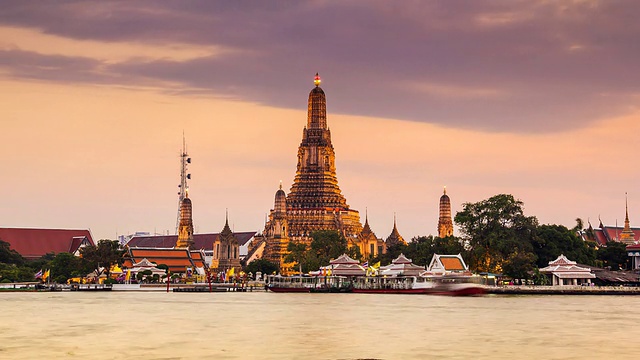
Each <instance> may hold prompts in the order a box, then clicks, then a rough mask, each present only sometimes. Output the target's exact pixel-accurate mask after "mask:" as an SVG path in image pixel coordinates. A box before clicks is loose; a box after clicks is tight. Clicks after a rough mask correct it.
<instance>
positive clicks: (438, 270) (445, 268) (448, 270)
mask: <svg viewBox="0 0 640 360" xmlns="http://www.w3.org/2000/svg"><path fill="white" fill-rule="evenodd" d="M423 275H426V276H444V275H471V272H470V271H469V266H468V265H467V264H465V262H464V260H463V259H462V255H460V254H458V255H439V254H433V257H432V258H431V262H430V263H429V266H428V267H427V271H426V272H425V273H424V274H423Z"/></svg>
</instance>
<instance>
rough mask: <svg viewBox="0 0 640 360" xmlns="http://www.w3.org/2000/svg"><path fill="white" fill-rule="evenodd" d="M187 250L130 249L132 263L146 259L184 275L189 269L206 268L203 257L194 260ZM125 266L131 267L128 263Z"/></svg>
mask: <svg viewBox="0 0 640 360" xmlns="http://www.w3.org/2000/svg"><path fill="white" fill-rule="evenodd" d="M191 254H192V253H191V252H190V251H189V250H187V249H144V248H129V256H130V259H131V260H130V263H133V264H136V263H139V262H141V261H142V260H143V259H146V260H147V261H149V262H153V263H156V264H158V265H159V264H164V265H167V266H168V267H169V271H171V272H172V273H184V272H185V271H186V269H187V268H194V270H195V268H196V267H200V268H202V267H204V266H205V264H204V261H203V259H202V257H201V256H198V257H197V258H194V257H192V256H191ZM125 265H127V266H128V265H129V263H126V264H125ZM134 266H135V265H134Z"/></svg>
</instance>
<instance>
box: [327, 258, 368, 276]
mask: <svg viewBox="0 0 640 360" xmlns="http://www.w3.org/2000/svg"><path fill="white" fill-rule="evenodd" d="M329 264H330V265H327V266H323V267H321V268H320V271H321V272H322V270H326V271H329V270H330V271H331V274H332V275H337V276H364V275H365V269H364V268H363V267H362V266H361V265H360V262H359V261H358V260H355V259H352V258H350V257H349V256H348V255H347V254H342V255H340V256H339V257H338V258H337V259H333V260H331V261H329Z"/></svg>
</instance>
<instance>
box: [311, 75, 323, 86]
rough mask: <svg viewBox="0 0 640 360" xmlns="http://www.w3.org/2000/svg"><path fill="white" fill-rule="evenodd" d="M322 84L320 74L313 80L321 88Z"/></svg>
mask: <svg viewBox="0 0 640 360" xmlns="http://www.w3.org/2000/svg"><path fill="white" fill-rule="evenodd" d="M321 82H322V80H321V79H320V75H318V73H316V76H315V77H314V78H313V84H314V85H315V86H320V83H321Z"/></svg>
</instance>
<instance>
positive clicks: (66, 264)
mask: <svg viewBox="0 0 640 360" xmlns="http://www.w3.org/2000/svg"><path fill="white" fill-rule="evenodd" d="M49 268H50V270H51V275H52V276H55V279H56V282H59V283H64V282H66V281H67V280H68V279H70V278H72V277H76V276H84V275H85V274H86V273H83V271H82V270H83V268H82V263H81V260H80V259H79V258H78V257H76V256H74V255H73V254H70V253H66V252H62V253H58V254H57V255H56V256H55V258H53V260H51V262H50V263H49Z"/></svg>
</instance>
